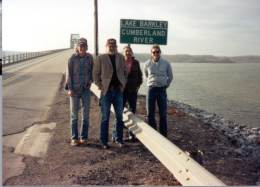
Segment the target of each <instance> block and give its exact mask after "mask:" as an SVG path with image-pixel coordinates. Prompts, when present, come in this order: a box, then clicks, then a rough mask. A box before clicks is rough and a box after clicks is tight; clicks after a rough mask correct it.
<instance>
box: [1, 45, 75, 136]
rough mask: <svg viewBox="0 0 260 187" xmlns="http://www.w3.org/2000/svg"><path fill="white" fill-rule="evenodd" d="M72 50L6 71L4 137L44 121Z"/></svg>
mask: <svg viewBox="0 0 260 187" xmlns="http://www.w3.org/2000/svg"><path fill="white" fill-rule="evenodd" d="M72 53H73V50H71V49H70V50H65V51H62V52H58V53H54V54H51V55H47V56H43V57H39V58H36V59H33V60H29V61H25V62H22V63H19V64H16V65H11V66H7V67H4V68H3V135H9V134H15V133H18V132H22V131H23V130H24V129H25V128H26V127H29V126H31V125H33V124H34V123H36V122H41V121H42V120H45V119H44V118H45V117H46V114H47V112H48V110H49V108H50V105H51V104H52V102H54V101H53V100H54V97H55V94H56V92H57V90H58V88H59V84H60V82H61V79H62V75H63V74H64V73H65V71H66V64H67V61H68V58H69V57H70V55H71V54H72Z"/></svg>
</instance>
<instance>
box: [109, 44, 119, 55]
mask: <svg viewBox="0 0 260 187" xmlns="http://www.w3.org/2000/svg"><path fill="white" fill-rule="evenodd" d="M107 49H108V54H111V55H114V54H116V52H117V46H116V44H114V43H109V44H107Z"/></svg>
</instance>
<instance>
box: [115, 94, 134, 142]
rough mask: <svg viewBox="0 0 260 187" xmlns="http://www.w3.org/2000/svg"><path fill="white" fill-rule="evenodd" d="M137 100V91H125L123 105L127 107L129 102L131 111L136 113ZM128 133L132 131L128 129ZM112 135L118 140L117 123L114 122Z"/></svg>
mask: <svg viewBox="0 0 260 187" xmlns="http://www.w3.org/2000/svg"><path fill="white" fill-rule="evenodd" d="M136 101H137V92H128V91H124V93H123V107H126V103H128V108H129V111H131V112H132V113H133V114H135V112H136ZM128 133H130V131H128ZM112 137H113V138H114V139H115V140H116V123H114V125H113V129H112Z"/></svg>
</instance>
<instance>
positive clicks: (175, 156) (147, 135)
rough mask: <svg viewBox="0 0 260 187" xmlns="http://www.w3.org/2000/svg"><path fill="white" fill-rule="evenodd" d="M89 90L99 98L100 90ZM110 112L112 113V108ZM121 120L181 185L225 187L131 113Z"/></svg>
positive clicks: (124, 115) (96, 88)
mask: <svg viewBox="0 0 260 187" xmlns="http://www.w3.org/2000/svg"><path fill="white" fill-rule="evenodd" d="M90 89H91V91H92V92H93V93H94V94H95V95H96V96H97V97H98V98H100V90H99V89H98V87H97V86H96V85H95V84H92V85H91V88H90ZM111 111H112V112H114V109H113V107H111ZM123 120H124V124H125V126H126V127H127V128H128V129H129V130H130V131H131V132H132V133H133V134H134V135H135V136H136V137H137V138H138V140H140V142H142V143H143V145H144V146H145V147H147V148H148V149H149V150H150V151H151V153H152V154H153V155H154V156H155V157H156V158H157V159H158V160H159V161H160V162H161V163H162V164H163V165H164V166H165V167H166V168H167V169H168V170H169V171H170V172H171V173H172V174H173V175H174V177H175V178H176V179H177V180H178V181H179V182H180V183H181V184H182V185H184V186H225V184H224V183H223V182H222V181H221V180H219V179H218V178H217V177H216V176H214V175H213V174H212V173H210V172H209V171H207V170H206V169H205V168H204V167H203V166H201V165H200V164H199V163H198V162H196V161H195V160H193V159H192V158H191V157H190V156H189V155H188V154H186V153H185V152H184V151H182V150H181V149H180V148H179V147H177V146H176V145H174V144H173V143H172V142H171V141H169V140H168V139H167V138H165V137H164V136H162V135H161V134H160V133H158V132H157V131H156V130H154V129H153V128H151V127H150V126H149V125H148V124H147V123H145V122H144V121H143V120H141V119H139V118H138V117H136V116H135V115H134V114H133V113H131V112H129V111H127V110H125V111H124V114H123Z"/></svg>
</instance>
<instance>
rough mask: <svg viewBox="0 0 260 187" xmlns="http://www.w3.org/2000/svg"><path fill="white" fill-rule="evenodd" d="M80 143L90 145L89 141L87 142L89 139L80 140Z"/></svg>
mask: <svg viewBox="0 0 260 187" xmlns="http://www.w3.org/2000/svg"><path fill="white" fill-rule="evenodd" d="M79 143H80V144H81V145H87V144H88V141H87V139H80V140H79Z"/></svg>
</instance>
